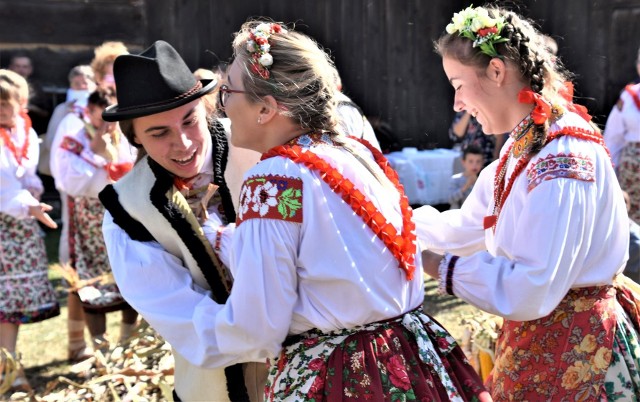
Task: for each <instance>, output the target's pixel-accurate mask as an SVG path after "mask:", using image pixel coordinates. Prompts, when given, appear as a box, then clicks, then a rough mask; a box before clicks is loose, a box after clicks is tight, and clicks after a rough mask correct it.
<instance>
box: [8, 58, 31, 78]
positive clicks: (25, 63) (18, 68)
mask: <svg viewBox="0 0 640 402" xmlns="http://www.w3.org/2000/svg"><path fill="white" fill-rule="evenodd" d="M9 70H12V71H15V72H16V73H18V74H20V75H21V76H23V77H24V78H29V76H30V75H31V73H32V72H33V66H32V65H31V59H30V58H28V57H14V59H13V60H12V61H11V64H10V65H9Z"/></svg>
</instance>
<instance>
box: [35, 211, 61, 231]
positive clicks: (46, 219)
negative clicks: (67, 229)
mask: <svg viewBox="0 0 640 402" xmlns="http://www.w3.org/2000/svg"><path fill="white" fill-rule="evenodd" d="M36 218H37V219H38V220H39V221H40V222H42V224H43V225H45V226H47V227H49V228H51V229H57V228H58V224H57V223H56V222H55V221H54V220H53V219H51V217H50V216H49V214H48V213H46V212H42V214H41V215H39V216H36Z"/></svg>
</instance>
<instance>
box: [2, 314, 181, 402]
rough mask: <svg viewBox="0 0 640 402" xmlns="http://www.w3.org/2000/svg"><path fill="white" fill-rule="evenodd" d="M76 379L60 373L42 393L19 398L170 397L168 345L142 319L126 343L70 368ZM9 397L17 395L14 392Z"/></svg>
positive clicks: (100, 400) (107, 401)
mask: <svg viewBox="0 0 640 402" xmlns="http://www.w3.org/2000/svg"><path fill="white" fill-rule="evenodd" d="M70 371H71V372H73V373H74V374H76V376H77V378H79V380H78V379H77V380H75V381H74V380H71V379H69V378H67V377H65V376H59V377H58V378H56V379H55V380H52V381H50V382H49V383H48V384H47V387H46V390H45V391H44V393H43V395H42V396H29V395H25V396H23V398H22V399H12V400H20V401H27V400H28V401H33V400H35V401H47V402H48V401H51V402H54V401H55V402H58V401H86V402H112V401H113V402H115V401H118V402H125V401H128V402H134V401H135V402H138V401H140V402H143V401H149V402H152V401H167V400H171V399H172V389H173V356H172V355H171V347H170V346H169V345H168V344H167V343H166V342H165V341H164V340H163V339H162V338H161V337H160V336H159V335H158V334H156V332H155V331H154V330H153V329H152V328H151V327H149V326H148V325H147V324H146V323H145V322H142V323H141V325H140V326H139V327H138V328H137V329H136V331H134V333H133V334H132V335H131V337H130V338H129V339H127V341H126V342H124V343H122V344H120V345H117V346H115V347H113V348H111V349H110V350H108V351H107V352H105V353H102V352H100V351H95V355H94V357H92V358H90V359H88V360H85V361H83V362H80V363H77V364H75V365H73V366H72V367H71V369H70ZM12 397H14V398H15V397H18V398H20V396H18V395H16V394H14V396H12ZM25 398H30V399H25Z"/></svg>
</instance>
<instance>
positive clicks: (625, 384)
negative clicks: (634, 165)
mask: <svg viewBox="0 0 640 402" xmlns="http://www.w3.org/2000/svg"><path fill="white" fill-rule="evenodd" d="M436 50H437V52H438V53H439V54H440V55H441V56H442V60H443V62H442V63H443V67H444V70H445V73H446V75H447V78H448V79H449V82H450V83H451V85H452V86H453V87H454V89H455V101H454V109H455V110H456V111H460V110H464V111H467V112H468V113H471V114H472V115H473V116H475V117H476V118H477V119H478V121H479V122H480V123H481V124H482V128H483V130H484V131H485V132H487V133H503V132H510V133H511V134H510V138H509V140H508V141H507V143H506V144H505V146H504V148H503V151H502V153H501V157H500V159H499V160H497V161H495V162H493V163H492V164H491V165H490V166H489V167H487V168H486V169H484V170H483V171H482V172H481V174H480V177H479V178H478V181H477V182H476V185H475V187H474V188H473V191H472V192H471V194H470V195H469V197H468V198H467V200H466V201H465V203H464V204H463V205H462V208H461V209H459V210H454V211H446V212H443V213H438V212H437V211H435V210H434V209H433V208H431V207H428V206H427V207H422V208H420V209H418V210H417V211H416V225H417V232H418V237H419V239H420V243H421V244H422V245H424V246H425V248H426V249H427V250H429V251H423V253H422V256H423V268H424V270H425V272H427V273H428V274H429V275H431V276H433V277H434V278H437V279H438V281H439V282H440V288H441V290H442V291H443V292H446V293H448V294H452V295H456V296H458V297H459V298H461V299H463V300H465V301H467V302H469V303H471V304H473V305H475V306H477V307H479V308H481V309H483V310H485V311H488V312H490V313H493V314H496V315H499V316H502V317H504V319H505V320H504V324H503V327H502V330H501V334H500V336H499V338H498V341H497V350H496V355H495V367H494V369H493V371H492V373H491V375H490V377H489V379H488V380H487V384H486V385H487V386H488V388H489V390H490V392H491V394H492V397H493V398H494V400H637V396H638V395H639V392H640V345H639V344H638V329H639V326H638V324H639V322H640V320H639V317H638V313H639V312H640V309H638V306H640V304H639V303H638V301H637V295H634V293H633V292H632V291H631V290H630V289H629V288H628V287H627V286H626V284H625V282H624V281H625V278H621V277H616V276H617V275H619V274H620V273H621V272H622V270H623V268H624V265H625V261H626V259H627V248H628V233H629V232H628V226H627V225H628V224H627V217H626V211H625V205H624V202H623V198H622V196H621V190H620V186H619V185H618V182H617V180H616V177H615V173H614V170H613V167H612V164H611V160H610V157H609V154H608V151H607V149H606V147H605V146H604V144H603V140H602V136H601V135H600V132H599V130H598V129H597V128H596V127H595V125H593V124H592V123H591V122H590V116H589V115H588V114H587V113H586V110H585V109H584V108H583V107H581V106H579V105H576V104H574V103H573V102H572V88H571V86H570V84H568V83H567V73H566V72H565V71H562V70H561V69H560V64H559V62H557V61H556V62H555V63H553V62H552V61H551V55H550V54H549V52H548V50H547V48H546V47H545V46H544V44H543V41H542V37H541V34H540V33H539V32H538V31H537V30H536V29H534V28H533V26H532V25H531V23H529V22H528V21H526V20H524V19H523V18H522V17H520V16H518V15H517V14H515V13H513V12H510V11H507V10H504V9H500V8H482V7H478V8H473V7H469V8H467V9H465V10H463V11H461V12H459V13H456V14H455V15H454V17H453V21H452V23H451V24H449V25H448V26H447V33H446V34H444V35H443V36H442V37H441V38H440V39H439V40H438V41H437V42H436ZM436 253H438V254H436ZM440 254H444V257H443V256H442V255H440Z"/></svg>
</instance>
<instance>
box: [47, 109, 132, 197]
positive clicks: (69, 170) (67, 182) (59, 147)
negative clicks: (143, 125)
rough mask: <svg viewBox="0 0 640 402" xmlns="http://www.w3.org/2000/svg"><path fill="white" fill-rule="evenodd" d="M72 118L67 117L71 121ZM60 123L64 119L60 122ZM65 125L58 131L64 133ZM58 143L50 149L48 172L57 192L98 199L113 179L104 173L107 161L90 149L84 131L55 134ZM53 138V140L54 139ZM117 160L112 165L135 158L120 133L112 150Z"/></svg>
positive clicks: (73, 124) (88, 140) (75, 124)
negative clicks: (58, 137)
mask: <svg viewBox="0 0 640 402" xmlns="http://www.w3.org/2000/svg"><path fill="white" fill-rule="evenodd" d="M73 118H75V116H71V118H70V119H71V120H70V121H72V120H73ZM63 122H64V120H63ZM71 126H72V127H74V128H75V127H78V126H77V123H71ZM64 128H65V124H61V126H60V130H64ZM57 135H61V138H60V141H55V143H54V145H56V148H54V149H52V152H53V155H52V156H51V159H52V160H55V162H54V163H52V164H51V168H52V169H51V171H52V174H53V176H54V177H55V178H56V187H57V188H58V190H60V191H63V192H64V193H66V194H69V195H70V196H72V197H91V198H98V193H99V192H100V191H102V189H103V188H104V187H105V186H106V185H107V184H109V183H112V182H113V180H111V179H110V178H109V174H108V173H107V170H106V167H107V160H106V159H105V158H104V157H102V156H100V155H97V154H95V153H93V151H92V150H91V147H90V143H91V139H90V138H89V136H88V135H87V132H86V130H85V129H84V127H83V128H81V129H80V130H71V131H68V132H63V131H59V132H58V134H57ZM56 139H57V138H56ZM116 149H117V151H118V160H116V161H114V162H115V163H127V162H128V163H131V164H133V162H134V160H135V158H136V150H135V148H133V147H132V146H131V145H129V142H128V141H127V138H126V137H125V136H124V135H123V134H120V141H119V143H118V144H117V147H116Z"/></svg>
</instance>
